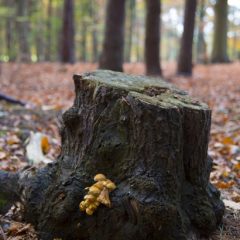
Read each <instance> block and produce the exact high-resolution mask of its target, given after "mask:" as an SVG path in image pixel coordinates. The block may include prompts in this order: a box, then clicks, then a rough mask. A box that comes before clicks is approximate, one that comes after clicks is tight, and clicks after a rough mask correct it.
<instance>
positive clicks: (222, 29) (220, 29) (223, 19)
mask: <svg viewBox="0 0 240 240" xmlns="http://www.w3.org/2000/svg"><path fill="white" fill-rule="evenodd" d="M214 13H215V19H214V37H213V38H214V39H213V50H212V62H213V63H224V62H229V58H228V54H227V30H228V26H227V25H228V3H227V0H217V2H216V3H215V6H214Z"/></svg>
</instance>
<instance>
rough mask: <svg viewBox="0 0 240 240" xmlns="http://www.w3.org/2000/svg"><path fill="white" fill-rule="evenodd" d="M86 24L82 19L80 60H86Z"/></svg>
mask: <svg viewBox="0 0 240 240" xmlns="http://www.w3.org/2000/svg"><path fill="white" fill-rule="evenodd" d="M87 24H88V23H86V22H84V19H83V21H82V23H81V53H80V60H81V61H82V62H86V61H87Z"/></svg>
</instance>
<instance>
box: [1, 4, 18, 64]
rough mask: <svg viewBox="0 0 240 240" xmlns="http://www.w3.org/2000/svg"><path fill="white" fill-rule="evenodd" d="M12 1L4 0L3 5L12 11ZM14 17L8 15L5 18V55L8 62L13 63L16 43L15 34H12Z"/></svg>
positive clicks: (11, 14)
mask: <svg viewBox="0 0 240 240" xmlns="http://www.w3.org/2000/svg"><path fill="white" fill-rule="evenodd" d="M14 3H15V2H14V1H13V0H5V2H4V4H6V6H7V7H8V8H9V9H11V10H13V8H14V7H15V5H14ZM15 18H16V16H15V15H14V13H10V14H8V16H7V18H6V31H5V33H6V44H7V55H8V57H9V61H10V62H12V61H15V60H16V47H15V45H16V42H15V34H14V24H15V20H16V19H15Z"/></svg>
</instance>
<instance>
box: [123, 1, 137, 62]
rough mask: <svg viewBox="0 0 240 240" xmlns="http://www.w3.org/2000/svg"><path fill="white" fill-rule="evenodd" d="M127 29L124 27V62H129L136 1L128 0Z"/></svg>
mask: <svg viewBox="0 0 240 240" xmlns="http://www.w3.org/2000/svg"><path fill="white" fill-rule="evenodd" d="M127 10H128V11H127V15H128V16H127V19H128V21H127V23H126V25H127V27H126V34H125V35H126V41H125V51H124V52H125V53H124V55H125V57H124V58H125V61H126V62H131V53H132V37H133V29H134V23H135V17H136V0H129V1H128V2H127Z"/></svg>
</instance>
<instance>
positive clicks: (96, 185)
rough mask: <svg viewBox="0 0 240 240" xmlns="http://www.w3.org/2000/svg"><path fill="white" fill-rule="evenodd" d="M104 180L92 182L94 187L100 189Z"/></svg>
mask: <svg viewBox="0 0 240 240" xmlns="http://www.w3.org/2000/svg"><path fill="white" fill-rule="evenodd" d="M103 182H104V181H98V182H96V183H94V184H93V186H94V187H97V188H98V189H100V190H102V189H103V187H104V185H103Z"/></svg>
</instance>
